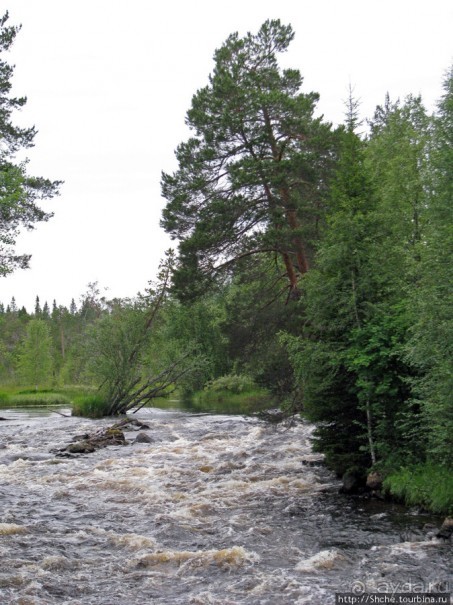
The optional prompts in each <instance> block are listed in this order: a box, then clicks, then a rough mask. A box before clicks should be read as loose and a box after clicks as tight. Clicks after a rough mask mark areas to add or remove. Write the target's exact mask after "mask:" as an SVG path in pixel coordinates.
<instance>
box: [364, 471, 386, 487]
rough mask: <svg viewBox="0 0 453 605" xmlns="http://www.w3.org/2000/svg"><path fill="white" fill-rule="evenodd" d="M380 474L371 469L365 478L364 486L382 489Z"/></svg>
mask: <svg viewBox="0 0 453 605" xmlns="http://www.w3.org/2000/svg"><path fill="white" fill-rule="evenodd" d="M382 481H383V478H382V475H381V474H380V473H378V472H377V471H372V472H371V473H369V475H368V477H367V478H366V486H367V488H368V489H371V490H372V491H380V490H381V489H382Z"/></svg>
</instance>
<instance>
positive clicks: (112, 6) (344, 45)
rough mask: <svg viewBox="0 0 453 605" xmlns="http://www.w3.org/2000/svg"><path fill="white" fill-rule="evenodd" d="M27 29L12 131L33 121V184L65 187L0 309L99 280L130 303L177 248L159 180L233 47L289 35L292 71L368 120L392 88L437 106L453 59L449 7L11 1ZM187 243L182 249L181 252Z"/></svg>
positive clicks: (407, 2) (324, 107)
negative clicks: (286, 27)
mask: <svg viewBox="0 0 453 605" xmlns="http://www.w3.org/2000/svg"><path fill="white" fill-rule="evenodd" d="M5 10H8V11H9V13H10V20H9V23H10V24H20V23H21V24H22V30H21V32H20V33H19V34H18V36H17V37H16V42H15V44H14V47H13V49H12V50H11V52H10V54H9V57H8V61H9V62H10V63H13V64H15V65H16V70H15V75H14V78H13V84H14V90H13V92H14V94H16V95H26V96H27V97H28V103H27V105H26V107H25V108H24V109H23V110H22V112H21V113H20V114H18V116H17V117H16V120H15V122H16V123H20V124H22V125H27V126H29V125H33V124H34V125H36V127H37V129H38V130H39V134H38V135H37V137H36V139H35V143H36V145H35V148H34V149H32V150H30V151H29V153H28V154H27V155H28V157H29V158H30V165H29V172H30V174H33V175H36V176H44V177H47V178H51V179H59V180H64V181H65V184H64V185H63V187H62V189H61V196H60V197H58V198H55V199H54V200H52V201H50V202H49V203H46V204H45V205H44V207H45V208H46V210H51V211H53V212H54V213H55V216H54V217H53V218H52V219H51V220H50V221H49V222H48V223H43V224H38V226H37V228H36V229H35V230H34V231H33V232H31V233H25V234H24V235H23V236H21V238H20V239H19V241H18V246H17V250H18V251H20V252H24V253H31V254H32V261H31V269H29V270H26V271H18V272H16V273H15V274H13V275H12V276H9V277H6V278H2V279H1V280H0V301H3V302H4V303H5V304H7V303H9V301H10V300H11V297H12V296H15V298H16V302H17V304H18V305H19V306H22V305H25V306H26V307H27V308H28V309H29V310H32V309H33V307H34V301H35V297H36V295H39V297H40V300H41V304H43V303H44V301H46V300H47V301H48V302H49V305H50V304H51V303H52V300H53V299H56V301H57V304H65V305H69V303H70V300H71V298H73V297H74V299H75V300H76V302H78V301H79V298H80V295H81V294H82V293H83V292H85V291H86V286H87V284H88V282H93V281H98V282H99V285H100V286H101V287H102V288H108V290H107V291H106V292H105V294H106V296H107V297H114V296H134V295H135V294H136V293H137V291H138V290H143V289H144V287H145V286H146V284H147V282H148V280H150V279H152V278H154V276H155V274H156V269H157V265H158V262H159V259H160V258H161V257H162V256H163V253H164V250H165V249H166V248H168V247H169V246H170V245H171V243H170V240H169V239H168V238H167V236H166V235H165V234H164V233H163V232H162V230H161V229H160V227H159V220H160V213H161V210H162V207H163V205H164V200H162V198H161V197H160V173H161V171H162V170H164V171H166V172H171V171H173V170H174V169H175V168H176V162H175V159H174V149H175V148H176V146H177V145H178V143H180V142H181V141H182V140H185V139H186V138H187V136H188V131H187V129H186V127H185V126H184V118H185V114H186V111H187V109H188V108H189V106H190V102H191V98H192V95H193V94H194V93H195V91H196V90H197V89H198V88H200V87H202V86H204V85H205V84H206V83H207V78H208V75H209V73H210V72H211V71H212V68H213V62H212V56H213V52H214V50H215V49H216V48H218V47H219V46H220V45H221V44H222V43H223V41H224V40H225V39H226V38H227V36H228V35H229V34H230V33H232V32H234V31H239V32H240V33H241V34H244V33H246V32H247V31H252V32H256V31H257V30H258V28H259V26H260V25H261V24H262V23H263V21H265V20H266V19H268V18H280V19H281V20H282V21H283V22H284V23H291V24H292V26H293V28H294V30H295V32H296V39H295V41H294V42H293V43H292V45H291V47H290V51H289V52H288V53H287V55H286V56H285V57H284V59H283V61H284V64H285V65H287V66H291V67H294V68H298V69H300V70H301V72H302V75H303V76H304V78H305V82H304V88H303V90H304V91H305V92H308V91H310V90H315V91H317V92H319V93H320V95H321V101H320V104H319V108H320V111H321V112H322V113H324V115H325V117H326V119H328V120H329V121H332V122H334V123H339V122H341V121H342V119H343V112H344V107H343V100H344V99H345V98H346V97H347V95H348V86H349V83H351V84H352V85H353V86H354V87H355V94H356V96H357V97H359V98H360V99H361V101H362V106H361V109H362V114H363V116H364V117H370V116H371V115H372V113H373V111H374V108H375V106H376V105H377V104H380V103H382V102H383V100H384V95H385V93H386V91H389V93H390V95H391V98H392V99H396V98H397V97H404V96H405V95H407V94H409V93H413V94H418V93H421V94H422V95H423V99H424V101H425V105H426V106H427V107H428V109H430V110H432V109H433V107H434V103H435V101H436V100H437V99H438V98H439V96H440V94H441V82H442V78H443V75H444V73H445V71H446V70H447V69H448V68H449V66H450V64H451V63H452V61H453V44H452V40H453V36H452V32H453V2H451V0H430V1H429V2H428V1H426V0H423V1H422V0H279V2H275V0H272V1H270V0H260V1H256V2H250V1H247V0H229V1H228V2H221V3H220V2H214V1H213V0H211V1H209V0H186V1H183V0H166V1H165V2H157V1H155V2H154V1H153V0H129V1H128V2H124V1H122V2H120V1H118V0H9V2H8V1H6V2H5V1H4V0H0V13H1V14H3V13H4V12H5ZM173 245H174V246H176V244H175V243H174V244H173Z"/></svg>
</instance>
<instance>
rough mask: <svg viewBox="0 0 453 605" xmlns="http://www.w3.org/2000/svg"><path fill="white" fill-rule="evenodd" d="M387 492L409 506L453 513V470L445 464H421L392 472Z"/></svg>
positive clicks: (386, 480)
mask: <svg viewBox="0 0 453 605" xmlns="http://www.w3.org/2000/svg"><path fill="white" fill-rule="evenodd" d="M384 490H385V492H386V493H387V494H388V495H389V496H391V497H393V498H396V499H397V500H399V501H401V502H403V503H404V504H406V505H407V506H421V507H422V508H424V509H426V510H429V511H432V512H433V513H437V514H445V515H452V514H453V472H452V471H451V469H448V468H447V467H444V466H438V465H433V464H419V465H416V466H409V467H406V468H401V469H399V470H397V471H393V472H390V473H389V474H388V475H387V477H386V479H385V480H384Z"/></svg>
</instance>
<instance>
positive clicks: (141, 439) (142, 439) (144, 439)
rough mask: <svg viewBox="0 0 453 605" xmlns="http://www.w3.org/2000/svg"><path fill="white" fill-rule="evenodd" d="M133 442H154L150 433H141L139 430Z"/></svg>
mask: <svg viewBox="0 0 453 605" xmlns="http://www.w3.org/2000/svg"><path fill="white" fill-rule="evenodd" d="M134 443H154V439H153V438H152V437H151V435H148V434H147V433H142V432H141V431H140V433H138V435H137V437H136V438H135V440H134Z"/></svg>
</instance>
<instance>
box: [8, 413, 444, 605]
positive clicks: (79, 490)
mask: <svg viewBox="0 0 453 605" xmlns="http://www.w3.org/2000/svg"><path fill="white" fill-rule="evenodd" d="M0 415H1V416H3V417H4V418H6V420H2V421H1V423H0V504H1V508H0V558H1V566H0V604H1V605H10V604H11V605H13V604H14V605H53V604H58V605H65V604H68V605H69V604H70V605H88V604H90V605H120V604H121V605H138V604H140V605H153V604H155V605H157V604H158V605H191V604H192V605H211V604H214V605H242V604H244V605H245V604H247V605H304V604H311V603H313V604H315V603H316V604H317V605H330V604H333V603H334V602H335V593H336V592H361V591H363V590H366V591H368V592H392V591H397V592H421V591H429V590H431V591H434V592H443V591H447V590H448V589H449V588H450V587H451V581H452V578H451V575H449V573H450V574H451V569H452V567H453V555H452V550H451V543H450V544H448V543H445V542H442V541H440V540H438V539H436V538H434V537H432V536H433V535H434V533H435V527H436V526H437V527H438V526H440V524H441V521H442V519H440V518H435V517H428V516H423V515H420V514H417V513H416V512H414V511H407V510H405V509H403V508H402V507H398V506H395V505H389V504H386V503H380V502H377V501H364V500H359V499H350V498H349V499H348V498H346V497H344V496H340V495H338V488H339V484H338V481H337V480H336V479H335V478H334V477H333V476H332V475H331V474H330V473H329V472H328V471H327V470H326V469H325V468H324V467H323V466H322V460H321V459H320V457H319V456H318V455H316V454H313V453H312V452H311V449H310V440H309V439H310V434H311V432H312V427H311V426H310V425H307V424H304V423H302V422H300V423H297V424H295V425H294V426H291V427H288V426H281V425H278V426H275V425H270V424H267V423H265V422H263V421H261V420H258V419H256V418H247V417H242V416H222V415H207V414H206V415H205V414H199V415H197V414H189V413H185V412H182V411H171V410H159V409H146V410H142V411H140V412H139V414H137V415H136V416H137V417H138V418H139V419H140V420H142V421H144V422H146V423H147V424H148V425H149V427H150V428H149V429H148V430H147V431H146V433H147V434H148V435H150V436H151V437H152V438H153V440H154V442H153V443H144V444H141V443H134V440H135V438H136V433H135V432H133V431H128V432H126V438H127V441H128V443H127V445H125V446H113V447H108V448H105V449H101V450H98V451H96V452H94V453H92V454H86V455H81V456H78V457H74V458H61V457H58V456H56V454H55V453H54V452H53V451H51V450H58V449H61V448H63V447H65V446H66V445H68V444H69V443H70V442H71V440H72V438H73V437H74V436H76V435H79V434H83V433H87V432H88V433H90V432H93V431H94V430H96V429H98V428H101V427H105V426H108V425H111V424H112V420H105V419H103V420H87V419H83V418H73V417H67V418H66V417H62V416H60V415H58V414H56V413H53V414H50V415H47V416H43V415H39V414H36V415H33V414H32V413H29V414H21V413H13V412H9V411H5V410H1V411H0ZM430 525H431V526H432V527H430ZM430 532H431V533H430Z"/></svg>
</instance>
